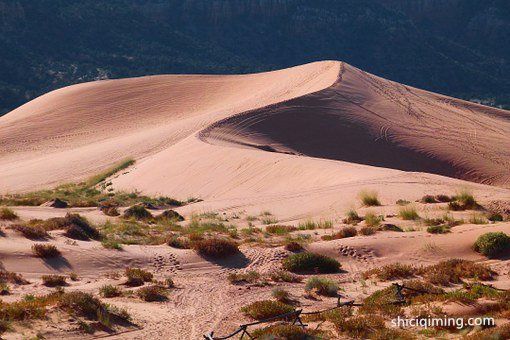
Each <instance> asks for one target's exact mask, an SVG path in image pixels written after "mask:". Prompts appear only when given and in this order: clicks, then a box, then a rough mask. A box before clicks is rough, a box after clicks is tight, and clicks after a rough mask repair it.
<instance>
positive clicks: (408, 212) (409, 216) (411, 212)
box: [398, 206, 420, 221]
mask: <svg viewBox="0 0 510 340" xmlns="http://www.w3.org/2000/svg"><path fill="white" fill-rule="evenodd" d="M398 216H399V217H400V218H401V219H403V220H406V221H416V220H419V219H420V215H418V212H417V211H416V208H415V207H413V206H405V207H402V208H400V210H399V212H398Z"/></svg>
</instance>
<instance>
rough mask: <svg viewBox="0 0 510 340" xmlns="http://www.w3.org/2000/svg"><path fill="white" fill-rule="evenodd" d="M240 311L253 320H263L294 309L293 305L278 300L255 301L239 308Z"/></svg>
mask: <svg viewBox="0 0 510 340" xmlns="http://www.w3.org/2000/svg"><path fill="white" fill-rule="evenodd" d="M241 311H242V312H243V313H244V314H246V315H248V316H250V317H252V318H253V319H255V320H263V319H267V318H271V317H273V316H277V315H280V314H285V313H290V312H293V311H294V307H292V306H290V305H287V304H285V303H282V302H279V301H272V300H262V301H255V302H253V303H251V304H249V305H248V306H244V307H243V308H241Z"/></svg>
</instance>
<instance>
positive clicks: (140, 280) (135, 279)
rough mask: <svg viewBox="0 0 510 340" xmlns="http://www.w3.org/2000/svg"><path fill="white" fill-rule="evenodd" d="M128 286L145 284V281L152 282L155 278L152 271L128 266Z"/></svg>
mask: <svg viewBox="0 0 510 340" xmlns="http://www.w3.org/2000/svg"><path fill="white" fill-rule="evenodd" d="M125 274H126V277H127V282H126V285H127V286H131V287H137V286H141V285H143V284H144V282H151V281H152V279H153V277H154V276H153V275H152V273H150V272H148V271H146V270H143V269H140V268H126V272H125Z"/></svg>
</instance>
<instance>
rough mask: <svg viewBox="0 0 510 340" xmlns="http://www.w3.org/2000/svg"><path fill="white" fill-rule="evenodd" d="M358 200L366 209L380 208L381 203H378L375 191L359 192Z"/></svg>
mask: <svg viewBox="0 0 510 340" xmlns="http://www.w3.org/2000/svg"><path fill="white" fill-rule="evenodd" d="M358 196H359V199H360V201H361V203H362V204H363V205H364V206H366V207H374V206H380V205H381V202H379V198H378V195H377V192H375V191H366V190H365V191H361V192H360V193H359V194H358Z"/></svg>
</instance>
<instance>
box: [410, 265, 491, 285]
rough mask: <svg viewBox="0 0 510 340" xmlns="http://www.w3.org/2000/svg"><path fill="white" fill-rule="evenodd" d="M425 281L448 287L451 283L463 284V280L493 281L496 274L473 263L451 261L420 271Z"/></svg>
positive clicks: (485, 267) (484, 266)
mask: <svg viewBox="0 0 510 340" xmlns="http://www.w3.org/2000/svg"><path fill="white" fill-rule="evenodd" d="M420 272H421V273H420V274H421V275H422V276H423V278H424V279H425V280H427V281H428V282H430V283H433V284H437V285H443V286H448V285H450V284H451V283H455V284H457V283H461V282H462V279H464V278H466V279H478V280H482V281H487V280H492V279H493V278H494V277H495V275H496V273H495V272H494V271H492V270H491V269H490V268H489V267H488V266H486V265H483V264H478V263H475V262H473V261H468V260H462V259H450V260H446V261H441V262H439V263H437V264H434V265H431V266H427V267H425V268H423V269H421V271H420Z"/></svg>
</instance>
